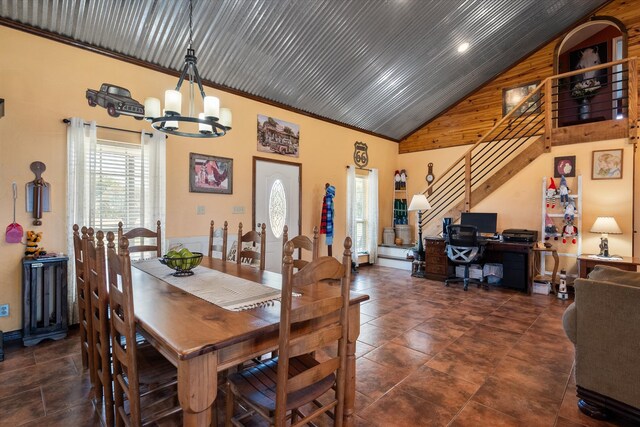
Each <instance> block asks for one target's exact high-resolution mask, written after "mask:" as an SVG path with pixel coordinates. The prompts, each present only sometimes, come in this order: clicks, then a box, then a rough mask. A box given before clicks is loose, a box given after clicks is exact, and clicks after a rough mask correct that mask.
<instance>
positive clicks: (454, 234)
mask: <svg viewBox="0 0 640 427" xmlns="http://www.w3.org/2000/svg"><path fill="white" fill-rule="evenodd" d="M447 234H448V236H447V249H446V250H447V257H449V259H450V260H451V261H452V262H453V263H455V264H462V265H464V277H450V278H448V279H447V280H445V282H444V284H445V286H449V283H452V282H463V283H464V290H465V291H466V290H468V289H469V282H472V283H476V284H477V285H478V287H480V286H481V285H482V281H480V280H478V279H472V278H469V264H471V263H472V262H475V261H477V260H479V259H480V258H481V257H482V253H483V252H484V245H482V244H481V243H480V242H479V241H478V229H477V228H476V227H475V226H473V225H460V224H455V225H449V226H447ZM485 289H487V288H485Z"/></svg>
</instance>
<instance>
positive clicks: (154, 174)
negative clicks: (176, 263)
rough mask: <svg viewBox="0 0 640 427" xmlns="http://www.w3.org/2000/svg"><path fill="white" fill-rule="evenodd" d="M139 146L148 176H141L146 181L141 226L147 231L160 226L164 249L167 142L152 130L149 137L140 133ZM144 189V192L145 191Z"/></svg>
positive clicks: (159, 133)
mask: <svg viewBox="0 0 640 427" xmlns="http://www.w3.org/2000/svg"><path fill="white" fill-rule="evenodd" d="M140 134H141V139H140V144H141V145H142V164H143V165H144V167H146V168H147V170H148V172H149V173H148V174H143V180H144V179H148V180H149V182H148V183H144V184H148V185H143V186H142V188H143V200H144V206H143V209H144V211H143V217H144V221H143V226H144V227H145V228H148V229H149V230H155V229H156V222H157V221H158V220H160V222H161V225H162V241H161V242H160V244H161V245H162V246H161V247H162V248H166V247H167V246H166V235H167V234H166V233H165V230H166V229H167V224H166V219H167V215H166V212H167V198H166V194H167V142H166V138H165V135H164V134H163V133H162V132H159V131H157V130H155V129H154V130H153V133H152V134H151V136H149V133H148V132H147V131H142V132H141V133H140ZM145 188H146V190H145Z"/></svg>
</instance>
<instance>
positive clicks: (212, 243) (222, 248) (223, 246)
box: [209, 220, 229, 261]
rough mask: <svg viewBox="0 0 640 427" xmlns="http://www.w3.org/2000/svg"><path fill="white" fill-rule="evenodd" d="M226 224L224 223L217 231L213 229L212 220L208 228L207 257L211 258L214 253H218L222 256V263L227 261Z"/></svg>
mask: <svg viewBox="0 0 640 427" xmlns="http://www.w3.org/2000/svg"><path fill="white" fill-rule="evenodd" d="M228 225H229V224H228V223H227V221H225V222H224V227H222V228H218V229H217V230H216V229H215V228H214V227H213V220H212V221H211V226H210V227H209V257H210V258H211V257H213V253H214V252H220V253H221V254H222V257H221V259H222V261H226V260H227V236H228Z"/></svg>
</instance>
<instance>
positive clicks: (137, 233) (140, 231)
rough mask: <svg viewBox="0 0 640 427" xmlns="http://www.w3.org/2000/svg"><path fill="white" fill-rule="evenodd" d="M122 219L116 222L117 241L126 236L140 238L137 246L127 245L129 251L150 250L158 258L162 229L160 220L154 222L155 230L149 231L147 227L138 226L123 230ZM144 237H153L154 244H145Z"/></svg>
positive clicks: (160, 251)
mask: <svg viewBox="0 0 640 427" xmlns="http://www.w3.org/2000/svg"><path fill="white" fill-rule="evenodd" d="M122 227H123V224H122V221H120V222H118V242H119V241H120V239H121V238H123V237H126V238H127V239H129V240H131V239H136V238H142V243H141V244H140V245H137V246H131V247H129V253H134V252H152V251H154V252H155V253H156V256H157V257H158V258H160V257H161V256H162V229H161V227H160V220H158V221H157V222H156V231H155V232H154V231H151V230H149V229H148V228H144V227H138V228H134V229H131V230H129V231H127V232H125V231H124V230H123V229H122ZM145 238H152V239H153V238H155V239H156V244H155V245H146V244H145V240H144V239H145Z"/></svg>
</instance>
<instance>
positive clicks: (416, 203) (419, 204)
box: [407, 194, 431, 275]
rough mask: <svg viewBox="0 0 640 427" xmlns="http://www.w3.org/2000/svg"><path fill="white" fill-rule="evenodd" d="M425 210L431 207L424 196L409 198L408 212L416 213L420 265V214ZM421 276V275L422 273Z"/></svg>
mask: <svg viewBox="0 0 640 427" xmlns="http://www.w3.org/2000/svg"><path fill="white" fill-rule="evenodd" d="M427 209H431V205H430V204H429V201H428V200H427V196H425V195H424V194H415V195H414V196H413V197H412V198H411V203H409V208H408V209H407V210H408V211H418V222H417V223H416V227H417V228H418V253H417V254H416V255H417V257H418V259H417V260H416V261H419V262H420V263H421V262H422V261H424V246H423V244H422V213H423V212H424V211H426V210H427ZM420 265H421V264H418V266H419V267H418V268H420ZM418 273H419V274H418V275H420V274H421V272H420V270H419V271H418ZM422 274H423V273H422Z"/></svg>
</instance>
